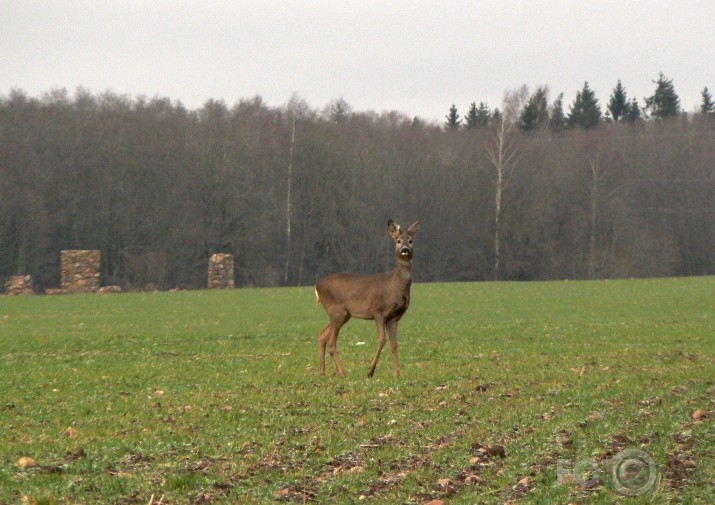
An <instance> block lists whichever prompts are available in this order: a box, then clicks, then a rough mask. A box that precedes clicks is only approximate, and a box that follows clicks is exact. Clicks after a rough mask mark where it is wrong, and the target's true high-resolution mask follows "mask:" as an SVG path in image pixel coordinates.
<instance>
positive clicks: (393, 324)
mask: <svg viewBox="0 0 715 505" xmlns="http://www.w3.org/2000/svg"><path fill="white" fill-rule="evenodd" d="M399 322H400V319H399V318H397V319H391V320H390V321H388V322H387V333H388V334H389V335H390V348H391V349H392V371H393V373H394V374H395V377H399V376H400V365H399V364H398V362H397V323H399Z"/></svg>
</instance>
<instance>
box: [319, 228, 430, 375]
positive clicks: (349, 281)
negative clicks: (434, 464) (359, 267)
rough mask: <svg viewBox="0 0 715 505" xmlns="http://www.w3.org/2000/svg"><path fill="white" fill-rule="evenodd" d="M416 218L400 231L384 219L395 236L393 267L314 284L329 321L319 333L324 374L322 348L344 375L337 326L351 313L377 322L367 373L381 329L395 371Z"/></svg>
mask: <svg viewBox="0 0 715 505" xmlns="http://www.w3.org/2000/svg"><path fill="white" fill-rule="evenodd" d="M418 228H419V223H418V222H416V223H414V224H413V225H412V226H410V228H409V229H408V230H407V231H406V232H404V233H403V232H402V231H401V229H400V227H399V225H398V224H396V223H395V222H394V221H392V220H390V221H388V231H389V232H390V234H391V235H392V236H393V238H394V239H395V252H396V255H397V265H396V266H395V268H394V270H392V271H391V272H386V273H379V274H371V275H365V274H351V273H339V274H333V275H330V276H328V277H325V278H323V279H321V280H320V281H318V283H317V284H316V285H315V294H316V298H317V302H319V303H321V304H322V305H323V307H324V308H325V312H326V313H327V314H328V318H329V319H330V322H329V323H328V325H327V326H326V327H325V328H324V329H323V331H322V332H321V333H320V337H319V340H320V373H321V374H325V348H326V346H327V347H329V349H330V355H331V356H332V357H333V361H334V362H335V367H336V370H337V372H338V373H339V374H340V375H342V376H343V377H345V371H344V370H343V367H342V364H341V363H340V358H339V356H338V352H337V339H338V333H339V332H340V328H342V326H343V325H344V324H345V323H347V322H348V320H349V319H350V318H351V317H357V318H360V319H372V320H374V321H375V324H376V325H377V332H378V338H379V342H378V348H377V353H376V354H375V358H374V359H373V360H372V363H371V364H370V369H369V371H368V377H372V375H373V373H375V367H376V366H377V361H378V359H379V358H380V352H381V351H382V348H383V346H384V345H385V341H386V339H385V333H387V334H388V335H389V337H390V347H391V349H392V361H393V371H394V375H395V377H397V376H398V375H399V365H398V361H397V324H398V323H399V322H400V319H401V318H402V316H403V315H404V313H405V312H406V311H407V309H408V308H409V306H410V286H411V284H412V239H413V237H414V235H415V233H417V229H418Z"/></svg>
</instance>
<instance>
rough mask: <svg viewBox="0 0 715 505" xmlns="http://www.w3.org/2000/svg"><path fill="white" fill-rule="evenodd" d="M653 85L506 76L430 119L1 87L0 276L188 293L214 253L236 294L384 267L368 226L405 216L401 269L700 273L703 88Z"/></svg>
mask: <svg viewBox="0 0 715 505" xmlns="http://www.w3.org/2000/svg"><path fill="white" fill-rule="evenodd" d="M662 84H665V88H666V89H665V92H666V95H667V92H668V89H667V86H668V85H670V84H672V83H670V81H668V80H667V79H665V78H664V76H662V75H661V76H660V79H659V81H658V82H657V83H656V90H655V92H654V95H653V96H652V97H650V98H651V101H650V103H648V100H646V103H645V104H644V105H643V106H640V105H638V104H637V101H635V100H633V99H630V100H628V99H627V97H626V96H625V93H624V96H623V97H622V99H623V100H621V98H620V97H619V96H618V94H617V93H616V89H617V88H616V89H614V93H613V95H612V96H611V100H610V101H609V102H608V103H607V104H604V106H603V107H604V109H605V112H603V111H602V110H601V104H600V103H599V101H598V100H597V99H596V98H595V96H594V95H593V93H592V92H591V91H590V89H589V88H588V83H586V84H585V86H584V89H583V90H582V91H580V92H579V93H578V94H577V96H576V101H574V103H573V104H571V106H570V109H569V111H565V110H564V106H563V103H561V95H560V96H559V97H557V98H556V100H554V101H553V102H552V103H550V102H549V99H548V88H546V87H542V88H538V89H537V90H536V91H535V92H533V93H529V91H528V89H526V88H525V87H523V88H521V89H520V90H516V91H513V92H509V93H507V94H506V95H505V101H504V103H503V104H501V110H499V109H494V110H492V109H490V108H489V107H488V106H486V105H485V104H483V103H481V104H480V105H479V106H477V105H476V103H475V104H472V106H471V107H470V109H469V111H468V112H467V114H465V116H464V117H463V118H460V117H459V115H458V113H457V110H456V107H454V106H453V107H452V109H451V110H450V111H449V114H448V115H447V117H446V122H445V124H443V125H439V124H434V123H429V122H425V121H422V120H420V119H419V118H411V117H408V116H406V115H404V114H401V113H399V112H385V113H375V112H357V111H353V110H351V108H350V106H349V104H347V103H346V102H345V101H344V100H335V101H334V102H332V103H331V104H329V106H327V107H326V108H325V109H323V110H316V109H313V108H312V107H311V106H309V105H308V104H307V103H305V101H303V100H301V99H300V98H299V97H297V96H296V97H294V98H293V99H291V101H290V102H289V103H288V104H286V105H285V106H281V107H269V106H268V105H266V104H265V103H264V102H263V101H262V100H261V98H260V97H255V98H252V99H246V100H240V101H239V102H237V103H236V104H235V105H233V106H227V105H226V104H225V103H224V102H222V101H214V100H210V101H208V102H206V104H205V105H204V106H203V107H202V108H200V109H198V110H188V109H186V108H185V107H184V106H183V105H182V104H181V103H180V102H175V101H172V100H170V99H168V98H160V97H156V98H144V97H127V96H125V95H119V94H115V93H112V92H106V93H102V94H91V93H89V92H87V91H86V90H82V89H79V90H77V91H76V92H75V93H74V94H70V93H68V92H67V91H66V90H53V91H50V92H48V93H46V94H45V95H43V96H42V97H39V98H35V97H29V96H27V95H26V94H25V93H24V92H22V91H20V90H13V91H11V92H10V93H9V94H8V95H6V96H0V281H1V282H2V283H3V284H4V281H5V279H6V278H7V277H9V276H11V275H18V274H31V275H32V276H33V278H34V283H35V287H36V289H38V290H41V289H44V288H47V287H56V286H58V285H59V276H60V272H59V270H60V266H59V258H60V251H61V250H62V249H98V250H100V251H101V255H102V267H101V268H102V272H101V275H102V284H105V285H106V284H118V285H121V286H123V287H124V288H126V289H170V288H177V287H178V288H201V287H205V286H206V272H207V264H208V258H209V256H210V255H211V254H212V253H215V252H227V253H232V254H234V255H235V262H236V268H235V271H236V283H237V285H238V286H276V285H306V284H311V283H313V282H314V281H315V280H316V279H317V278H319V277H320V276H322V275H325V274H328V273H332V272H336V271H343V270H350V271H360V272H373V271H384V270H387V269H389V268H391V267H392V265H393V264H394V255H393V245H392V243H391V240H390V239H389V236H388V232H387V228H386V223H387V220H388V218H394V219H395V220H396V221H397V222H399V223H401V224H403V225H405V226H407V225H409V224H410V223H412V222H413V221H415V220H418V219H419V221H420V224H421V226H420V233H419V234H418V236H417V238H416V251H415V269H414V273H415V278H416V280H417V281H455V280H487V279H505V280H536V279H539V280H541V279H565V278H568V279H587V278H613V277H646V276H649V277H650V276H683V275H707V274H715V115H714V114H713V112H712V101H711V100H710V102H707V100H708V99H709V94H708V93H707V88H706V89H705V90H703V104H702V107H701V112H693V113H686V112H683V111H682V110H681V109H680V105H679V103H677V102H676V103H675V104H674V106H673V104H672V103H670V102H669V101H668V100H670V101H672V98H673V96H672V95H674V90H672V86H671V89H670V91H672V93H671V95H669V96H665V97H664V96H663V95H662V93H661V95H659V92H660V91H662V90H661V87H662V86H661V85H662ZM619 86H620V82H619ZM676 98H677V96H676ZM614 99H616V100H615V101H614ZM619 103H625V105H624V106H623V107H624V108H622V109H620V110H621V112H620V114H616V113H613V112H612V109H611V106H612V105H614V104H615V109H613V110H619V109H618V104H619ZM708 103H709V105H708ZM633 104H635V106H636V107H637V108H638V111H637V114H636V113H635V112H634V109H632V108H631V107H633V106H634V105H633ZM668 107H670V109H669V108H668ZM708 107H710V108H708ZM596 109H597V111H596ZM616 116H618V117H616Z"/></svg>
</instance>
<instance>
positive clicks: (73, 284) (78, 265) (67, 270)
mask: <svg viewBox="0 0 715 505" xmlns="http://www.w3.org/2000/svg"><path fill="white" fill-rule="evenodd" d="M61 260H62V289H63V290H64V291H66V292H68V293H96V292H97V290H98V289H99V265H100V252H99V251H93V250H69V251H62V253H61Z"/></svg>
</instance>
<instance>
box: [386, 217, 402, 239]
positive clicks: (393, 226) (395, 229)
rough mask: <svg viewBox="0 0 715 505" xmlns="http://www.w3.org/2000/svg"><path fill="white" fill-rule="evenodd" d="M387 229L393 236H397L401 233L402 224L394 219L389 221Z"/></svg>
mask: <svg viewBox="0 0 715 505" xmlns="http://www.w3.org/2000/svg"><path fill="white" fill-rule="evenodd" d="M387 229H388V231H389V232H390V234H391V235H392V236H393V237H397V236H398V235H399V234H400V225H399V224H397V223H396V222H394V221H393V220H392V219H390V220H389V221H387Z"/></svg>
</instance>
